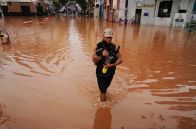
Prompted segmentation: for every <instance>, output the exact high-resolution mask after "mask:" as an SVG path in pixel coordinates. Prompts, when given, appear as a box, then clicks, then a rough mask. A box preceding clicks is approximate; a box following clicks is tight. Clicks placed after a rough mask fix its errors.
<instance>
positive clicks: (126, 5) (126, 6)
mask: <svg viewBox="0 0 196 129" xmlns="http://www.w3.org/2000/svg"><path fill="white" fill-rule="evenodd" d="M127 12H128V0H126V2H125V24H127Z"/></svg>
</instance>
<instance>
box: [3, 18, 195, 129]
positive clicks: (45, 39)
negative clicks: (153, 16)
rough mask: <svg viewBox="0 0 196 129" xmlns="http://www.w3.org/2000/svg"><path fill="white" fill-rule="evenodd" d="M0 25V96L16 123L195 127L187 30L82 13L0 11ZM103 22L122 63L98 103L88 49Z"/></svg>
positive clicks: (192, 63) (191, 54)
mask: <svg viewBox="0 0 196 129" xmlns="http://www.w3.org/2000/svg"><path fill="white" fill-rule="evenodd" d="M0 26H1V28H4V29H6V30H7V31H8V32H9V34H10V35H11V42H12V44H10V45H6V44H5V45H3V44H0V95H1V96H0V101H1V102H3V103H5V104H6V105H7V106H8V107H9V109H10V110H9V111H10V113H12V114H14V116H15V117H16V118H18V119H17V120H16V121H17V122H16V123H15V125H16V128H18V129H26V128H27V127H29V126H31V128H37V129H44V128H47V129H50V128H51V129H52V128H54V127H61V128H62V127H67V126H68V127H70V128H74V127H75V128H78V127H79V128H81V129H83V128H84V129H86V128H90V127H89V123H93V120H94V124H93V125H94V128H104V127H105V128H108V129H110V128H113V129H119V128H121V127H122V126H121V125H122V124H121V122H123V123H124V124H123V126H124V128H125V129H127V128H140V129H146V128H158V129H159V128H165V129H167V128H168V129H169V128H172V129H179V128H184V127H187V128H192V127H194V126H195V116H196V114H195V110H196V98H195V96H196V60H195V59H194V58H195V56H196V44H195V41H196V36H195V33H188V32H186V31H179V30H176V29H175V28H168V27H155V26H142V25H141V26H138V25H127V26H124V25H120V24H118V23H107V22H105V21H100V20H97V19H94V18H89V17H48V18H41V17H38V18H37V19H36V18H35V17H7V18H6V19H5V21H4V22H2V23H0ZM105 27H111V28H112V29H113V30H114V38H113V41H114V43H116V44H118V45H120V46H121V53H122V55H123V59H124V63H123V64H122V65H120V66H119V67H118V68H117V72H116V75H115V77H114V80H113V82H112V84H111V86H110V87H109V90H108V91H109V93H108V101H107V102H106V103H100V101H99V91H98V86H97V83H96V77H95V66H94V64H93V63H92V61H91V54H92V52H93V48H94V46H95V45H96V43H97V42H98V41H100V40H101V39H102V32H103V30H104V28H105ZM89 100H90V101H89ZM48 105H50V106H48ZM92 105H93V106H92ZM33 107H37V108H33ZM95 107H96V108H98V109H97V111H96V113H95V116H91V115H92V114H93V115H94V112H93V109H94V108H95ZM111 111H112V113H111ZM113 111H114V112H113ZM36 114H40V117H38V116H37V115H36ZM57 114H58V115H57ZM73 114H74V115H73ZM84 114H85V115H84ZM67 115H70V116H71V115H72V116H73V117H68V116H67ZM53 116H58V117H53ZM76 116H77V117H76ZM83 116H85V119H84V118H83ZM130 116H131V117H130ZM92 117H93V118H94V119H92ZM100 119H102V120H104V121H105V122H106V124H101V123H100ZM152 119H153V121H152ZM81 120H83V121H82V122H81ZM31 121H35V123H37V124H34V123H33V122H31ZM49 121H54V122H53V124H51V123H50V122H49ZM21 123H23V124H21ZM25 123H29V124H28V125H27V124H25ZM40 123H42V124H40ZM49 123H50V124H49ZM67 123H70V124H67ZM133 123H135V124H133ZM21 125H23V126H21ZM101 126H103V127H101Z"/></svg>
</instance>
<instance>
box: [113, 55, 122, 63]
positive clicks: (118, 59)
mask: <svg viewBox="0 0 196 129" xmlns="http://www.w3.org/2000/svg"><path fill="white" fill-rule="evenodd" d="M116 56H117V60H116V62H115V63H114V64H113V66H117V65H119V64H121V63H122V62H123V58H122V55H121V54H120V52H118V53H117V55H116Z"/></svg>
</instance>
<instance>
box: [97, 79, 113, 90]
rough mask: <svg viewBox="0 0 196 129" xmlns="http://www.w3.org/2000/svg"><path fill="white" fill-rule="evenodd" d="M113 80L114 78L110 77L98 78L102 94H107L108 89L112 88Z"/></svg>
mask: <svg viewBox="0 0 196 129" xmlns="http://www.w3.org/2000/svg"><path fill="white" fill-rule="evenodd" d="M112 79H113V76H109V77H100V76H97V83H98V86H99V90H100V91H101V93H106V91H107V89H108V87H109V86H110V84H111V82H112Z"/></svg>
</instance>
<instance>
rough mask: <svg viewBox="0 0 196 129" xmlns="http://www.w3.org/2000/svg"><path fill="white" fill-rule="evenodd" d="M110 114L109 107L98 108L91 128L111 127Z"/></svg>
mask: <svg viewBox="0 0 196 129" xmlns="http://www.w3.org/2000/svg"><path fill="white" fill-rule="evenodd" d="M111 124H112V115H111V112H110V109H109V108H98V109H97V111H96V113H95V120H94V126H93V127H94V128H93V129H111Z"/></svg>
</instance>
